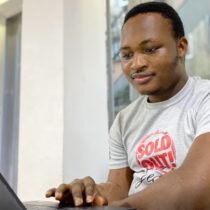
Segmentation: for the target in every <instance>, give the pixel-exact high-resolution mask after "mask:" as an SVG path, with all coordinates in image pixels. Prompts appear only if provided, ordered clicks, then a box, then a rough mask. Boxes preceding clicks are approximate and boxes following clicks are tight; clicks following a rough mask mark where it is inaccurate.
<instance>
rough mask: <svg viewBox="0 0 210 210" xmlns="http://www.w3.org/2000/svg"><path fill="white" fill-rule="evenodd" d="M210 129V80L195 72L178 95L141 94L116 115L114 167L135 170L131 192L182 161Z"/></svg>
mask: <svg viewBox="0 0 210 210" xmlns="http://www.w3.org/2000/svg"><path fill="white" fill-rule="evenodd" d="M206 132H210V81H209V80H203V79H200V78H198V77H190V78H189V79H188V81H187V83H186V84H185V86H184V87H183V88H182V90H180V91H179V92H178V93H177V94H176V95H175V96H173V97H172V98H170V99H168V100H166V101H163V102H158V103H148V102H147V96H140V97H139V98H138V99H137V100H136V101H134V102H133V103H132V104H130V105H129V106H128V107H127V108H125V109H124V110H122V111H121V112H120V113H119V114H118V115H117V117H116V119H115V121H114V123H113V125H112V127H111V129H110V138H109V147H110V148H109V151H110V169H119V168H125V167H130V168H131V169H132V170H133V171H134V175H133V176H134V177H133V181H132V184H131V187H130V191H129V195H130V194H133V193H135V192H138V191H140V190H142V189H144V188H145V187H147V186H148V185H149V184H151V183H153V182H154V181H155V180H156V179H158V178H159V177H160V176H162V175H164V174H166V173H168V172H169V171H172V170H174V169H175V168H177V167H179V166H180V165H181V164H182V162H183V160H184V159H185V157H186V154H187V152H188V150H189V148H190V146H191V145H192V142H193V141H194V139H195V138H196V137H197V136H199V135H201V134H203V133H206Z"/></svg>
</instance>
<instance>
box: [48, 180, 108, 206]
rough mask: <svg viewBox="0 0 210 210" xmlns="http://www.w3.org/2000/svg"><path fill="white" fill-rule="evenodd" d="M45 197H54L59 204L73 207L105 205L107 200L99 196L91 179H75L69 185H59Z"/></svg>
mask: <svg viewBox="0 0 210 210" xmlns="http://www.w3.org/2000/svg"><path fill="white" fill-rule="evenodd" d="M45 196H46V197H47V198H49V197H55V199H56V200H58V201H60V202H61V204H62V203H63V204H69V205H74V206H82V205H90V204H91V205H94V206H103V205H106V204H107V199H106V198H105V197H104V195H101V194H100V192H99V190H98V188H97V184H96V183H95V181H94V180H93V179H92V178H91V177H85V178H83V179H75V180H74V181H73V182H71V183H70V184H61V185H59V186H58V187H57V188H52V189H50V190H48V191H47V192H46V195H45Z"/></svg>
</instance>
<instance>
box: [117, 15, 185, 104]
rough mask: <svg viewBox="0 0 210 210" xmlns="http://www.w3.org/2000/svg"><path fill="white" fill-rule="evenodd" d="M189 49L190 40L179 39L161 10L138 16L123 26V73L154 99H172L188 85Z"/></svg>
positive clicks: (141, 90) (144, 93)
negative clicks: (187, 58)
mask: <svg viewBox="0 0 210 210" xmlns="http://www.w3.org/2000/svg"><path fill="white" fill-rule="evenodd" d="M186 50H187V41H186V39H185V38H181V39H180V40H175V38H174V36H173V30H172V25H171V23H170V20H168V19H166V18H164V17H162V16H161V15H160V14H158V13H145V14H139V15H136V16H134V17H132V18H130V19H129V20H128V21H127V22H126V23H125V24H124V26H123V29H122V37H121V49H120V56H121V63H122V69H123V72H124V74H125V75H126V77H127V78H128V80H129V82H130V83H132V84H133V85H134V87H135V88H136V89H137V90H138V92H139V93H141V94H143V95H148V96H149V100H150V101H151V102H157V101H162V100H166V99H168V98H170V97H171V96H173V95H174V94H176V92H178V91H179V90H180V89H181V88H182V86H183V85H184V84H185V82H186V80H187V76H186V73H185V69H184V57H185V54H186Z"/></svg>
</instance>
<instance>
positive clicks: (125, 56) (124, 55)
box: [120, 53, 133, 60]
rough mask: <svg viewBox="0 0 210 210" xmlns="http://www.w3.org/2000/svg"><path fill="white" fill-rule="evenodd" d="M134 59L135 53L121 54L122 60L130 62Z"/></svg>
mask: <svg viewBox="0 0 210 210" xmlns="http://www.w3.org/2000/svg"><path fill="white" fill-rule="evenodd" d="M132 57H133V53H121V54H120V58H121V60H129V59H131V58H132Z"/></svg>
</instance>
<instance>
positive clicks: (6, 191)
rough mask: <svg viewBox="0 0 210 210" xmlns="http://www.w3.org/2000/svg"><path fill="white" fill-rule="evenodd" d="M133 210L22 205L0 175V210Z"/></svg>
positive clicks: (55, 204) (127, 209)
mask: <svg viewBox="0 0 210 210" xmlns="http://www.w3.org/2000/svg"><path fill="white" fill-rule="evenodd" d="M58 209H60V210H135V209H132V208H124V207H120V208H118V207H110V206H101V207H97V206H96V207H95V206H87V207H73V206H71V207H69V206H61V205H60V204H58V203H57V202H50V201H32V202H24V204H23V203H22V202H21V201H20V199H19V198H18V197H17V195H16V194H15V192H14V191H13V190H12V188H11V187H10V186H9V184H8V183H7V181H6V180H5V178H4V177H3V176H2V174H1V173H0V210H58Z"/></svg>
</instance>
